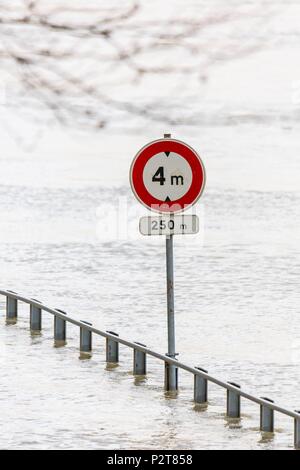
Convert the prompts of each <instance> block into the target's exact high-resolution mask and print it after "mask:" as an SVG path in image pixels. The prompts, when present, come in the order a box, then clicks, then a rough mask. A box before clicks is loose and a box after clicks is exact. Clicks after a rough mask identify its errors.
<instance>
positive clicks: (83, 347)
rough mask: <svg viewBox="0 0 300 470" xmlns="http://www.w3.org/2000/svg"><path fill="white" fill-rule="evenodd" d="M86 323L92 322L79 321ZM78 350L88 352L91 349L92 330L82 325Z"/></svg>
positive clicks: (90, 324)
mask: <svg viewBox="0 0 300 470" xmlns="http://www.w3.org/2000/svg"><path fill="white" fill-rule="evenodd" d="M81 322H82V323H85V324H86V325H89V326H92V323H89V322H87V321H83V320H82V321H81ZM80 351H81V352H83V353H89V352H91V351H92V332H91V331H90V330H87V329H86V328H84V327H80Z"/></svg>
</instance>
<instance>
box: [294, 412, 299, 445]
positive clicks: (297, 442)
mask: <svg viewBox="0 0 300 470" xmlns="http://www.w3.org/2000/svg"><path fill="white" fill-rule="evenodd" d="M296 413H298V414H299V418H295V431H294V446H295V449H297V450H300V411H296Z"/></svg>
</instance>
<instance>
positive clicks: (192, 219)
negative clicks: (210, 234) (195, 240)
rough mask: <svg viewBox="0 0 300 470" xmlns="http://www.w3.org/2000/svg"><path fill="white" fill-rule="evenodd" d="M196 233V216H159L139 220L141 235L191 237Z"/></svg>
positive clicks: (197, 219) (197, 228)
mask: <svg viewBox="0 0 300 470" xmlns="http://www.w3.org/2000/svg"><path fill="white" fill-rule="evenodd" d="M198 232H199V218H198V217H197V215H160V216H155V217H142V218H141V219H140V233H141V234H142V235H192V234H195V233H198Z"/></svg>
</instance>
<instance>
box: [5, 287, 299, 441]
mask: <svg viewBox="0 0 300 470" xmlns="http://www.w3.org/2000/svg"><path fill="white" fill-rule="evenodd" d="M0 295H3V296H5V297H6V319H7V321H8V322H16V320H17V317H18V302H23V303H26V304H29V305H30V328H31V330H33V331H40V330H41V329H42V312H43V311H44V312H48V313H50V314H52V315H54V339H55V340H56V341H58V342H61V343H62V344H63V343H64V342H65V341H66V323H72V324H73V325H76V326H78V327H79V328H80V351H81V352H83V353H88V352H90V351H91V350H92V334H93V333H94V334H96V335H99V336H102V337H104V338H106V360H107V362H110V363H117V362H119V344H123V345H124V346H127V347H129V348H131V349H133V353H134V355H133V372H134V374H135V375H145V374H146V372H147V371H146V358H147V355H148V356H152V357H155V358H156V359H159V360H161V361H163V362H164V363H165V370H166V373H165V389H166V390H169V389H170V388H169V386H168V377H169V374H168V373H167V371H168V367H170V366H173V367H174V366H175V367H176V370H177V371H178V369H182V370H185V371H187V372H190V373H191V374H193V375H194V401H195V402H196V403H199V404H206V403H207V401H208V382H211V383H214V384H216V385H218V386H220V387H222V388H224V389H225V390H226V392H227V409H226V415H227V417H229V418H236V419H238V418H240V417H241V398H245V399H247V400H249V401H251V402H254V403H256V404H258V405H260V430H261V431H262V432H270V433H273V432H274V412H277V413H281V414H283V415H286V416H289V417H290V418H293V419H294V447H295V449H298V450H300V410H299V411H292V410H288V409H286V408H284V407H282V406H279V405H277V404H276V403H275V402H274V401H273V400H270V399H269V398H265V397H260V398H259V397H256V396H254V395H252V394H250V393H247V392H245V391H244V390H243V389H242V388H241V387H240V385H238V384H236V383H234V382H224V381H223V380H220V379H217V378H216V377H213V376H212V375H210V374H209V373H208V372H207V371H206V370H204V369H202V368H200V367H191V366H188V365H186V364H184V363H183V362H180V361H178V360H177V359H174V358H172V357H169V356H167V355H166V354H160V353H157V352H155V351H152V350H151V349H149V348H148V347H147V346H146V345H144V344H142V343H138V342H132V341H128V340H125V339H123V338H121V337H120V336H119V335H118V334H117V333H114V332H112V331H102V330H99V329H98V328H94V327H93V325H92V324H91V323H88V322H85V321H78V320H75V319H74V318H71V317H70V316H68V314H67V313H66V312H64V311H63V310H60V309H56V308H51V307H47V306H46V305H44V304H43V303H42V302H40V301H38V300H36V299H32V298H28V297H24V296H23V295H20V294H18V293H16V292H14V291H11V290H0Z"/></svg>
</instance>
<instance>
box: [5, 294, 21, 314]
mask: <svg viewBox="0 0 300 470" xmlns="http://www.w3.org/2000/svg"><path fill="white" fill-rule="evenodd" d="M10 292H11V293H12V294H16V292H13V291H10ZM17 318H18V301H17V299H14V298H12V297H9V296H7V297H6V319H7V320H10V321H12V320H17Z"/></svg>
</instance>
